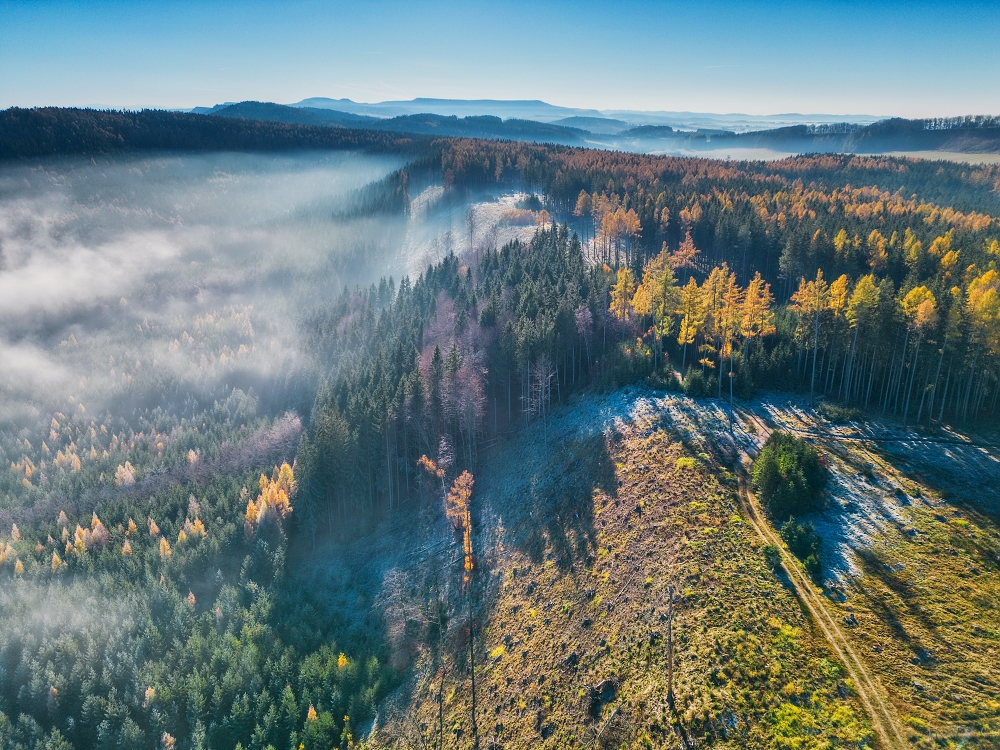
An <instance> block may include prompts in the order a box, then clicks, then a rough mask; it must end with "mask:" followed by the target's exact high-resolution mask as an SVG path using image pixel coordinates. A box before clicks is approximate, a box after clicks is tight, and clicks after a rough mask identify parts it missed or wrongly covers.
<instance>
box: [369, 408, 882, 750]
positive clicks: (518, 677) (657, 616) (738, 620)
mask: <svg viewBox="0 0 1000 750" xmlns="http://www.w3.org/2000/svg"><path fill="white" fill-rule="evenodd" d="M632 413H633V416H632V417H631V418H626V419H625V420H621V419H618V420H610V421H609V422H608V424H616V425H617V426H616V428H615V429H613V430H608V431H606V432H605V433H603V434H602V433H601V432H599V431H598V432H596V433H595V434H592V435H590V436H587V435H581V434H580V432H579V431H577V432H574V431H573V430H572V429H571V430H568V431H563V433H560V432H559V429H558V424H557V425H556V428H555V429H553V426H551V425H550V427H549V429H548V434H549V435H550V441H551V442H550V446H553V445H558V447H550V448H545V447H540V446H539V441H540V439H541V434H542V432H541V430H538V431H534V430H532V431H528V432H526V433H525V434H524V435H523V436H521V437H519V438H518V439H517V440H516V441H514V442H513V443H512V444H511V445H509V446H506V447H505V448H503V449H502V450H501V451H499V452H497V453H496V454H495V455H494V456H493V457H492V458H491V460H490V461H489V463H488V465H487V467H486V468H485V470H484V471H482V472H481V473H480V476H479V478H478V480H479V482H480V484H479V486H478V487H477V490H479V491H480V494H479V503H480V508H481V510H480V518H479V525H480V531H479V535H478V537H479V540H480V544H481V550H482V552H481V559H482V560H483V562H484V567H483V571H484V572H487V571H488V576H486V575H484V576H483V579H482V585H483V587H484V590H485V596H484V599H483V601H484V604H483V608H482V625H481V627H482V637H481V638H479V640H478V643H477V646H478V647H477V663H478V665H479V666H478V668H477V678H476V682H477V692H478V700H479V712H478V716H479V731H480V737H481V744H482V746H483V747H506V748H524V747H553V748H555V747H559V748H563V747H684V746H685V742H687V743H696V745H697V746H706V745H711V746H715V747H733V748H737V747H738V748H755V747H760V748H764V747H779V748H827V747H864V746H869V745H871V744H872V742H873V740H872V734H871V730H870V727H869V724H868V720H867V718H866V717H864V715H863V713H862V712H861V710H860V709H859V707H858V705H857V702H856V700H855V699H854V697H853V695H852V692H853V691H852V688H851V686H850V684H849V682H848V681H847V680H845V679H844V677H843V672H842V668H841V666H840V665H839V664H837V663H836V662H835V661H833V660H832V658H831V656H830V654H829V653H828V651H827V650H826V648H825V645H824V642H823V639H822V636H821V635H819V634H818V633H815V632H814V631H813V629H812V626H811V624H810V622H809V621H808V620H807V619H806V617H805V616H804V615H803V613H802V611H801V609H800V607H799V605H798V603H797V601H796V600H795V598H794V596H793V595H792V594H791V593H790V592H789V590H788V589H787V588H786V587H785V586H784V585H783V583H782V581H780V580H779V579H778V578H777V577H776V575H775V574H774V572H772V570H771V569H770V568H769V567H768V566H767V565H766V563H765V561H764V556H763V553H762V552H761V550H760V548H759V546H758V544H759V543H758V541H757V539H756V537H755V536H754V533H753V531H752V529H751V528H750V527H749V524H747V523H745V522H744V521H743V519H742V518H740V515H739V512H738V508H739V504H738V502H737V497H736V484H735V480H734V478H733V477H732V476H731V475H729V474H728V473H727V472H725V471H723V470H721V469H719V468H718V467H716V466H713V465H712V464H711V462H710V461H709V460H706V459H707V456H705V455H704V454H698V453H697V452H696V451H697V449H695V450H689V449H686V448H685V447H684V446H683V445H682V444H681V443H679V442H677V441H676V438H675V436H674V435H672V434H671V433H670V432H668V431H666V430H664V429H661V428H659V426H658V425H657V423H656V418H655V415H649V414H647V415H645V416H643V415H641V414H640V415H638V416H636V411H635V410H634V409H633V410H632ZM553 434H555V435H556V436H557V437H552V435H553ZM512 467H516V470H515V469H512ZM670 583H673V584H675V585H676V587H677V589H678V591H679V592H680V594H681V597H680V601H679V603H678V604H677V605H676V614H675V620H674V633H675V653H676V656H675V665H676V666H675V695H676V704H675V707H676V711H672V710H671V709H670V707H669V706H668V704H667V700H666V693H667V684H666V683H667V644H666V632H667V627H666V622H665V612H666V603H665V599H664V596H665V592H666V590H667V586H668V585H669V584H670ZM465 644H466V651H467V641H465ZM431 662H432V657H431V652H430V651H429V650H426V651H424V652H423V653H422V654H421V655H420V656H418V658H417V662H416V665H415V666H416V670H415V675H416V676H415V678H414V680H413V682H412V683H411V684H410V686H409V689H408V690H407V691H406V692H405V693H403V694H401V695H400V696H398V701H399V705H397V711H396V713H395V714H394V716H395V717H396V718H392V719H388V720H384V721H383V722H381V723H380V724H379V725H378V726H377V728H376V730H375V731H374V733H373V734H372V736H371V738H370V739H369V742H370V743H371V744H372V745H375V746H397V747H411V746H412V747H421V746H426V747H436V731H437V726H438V724H437V712H438V705H437V703H436V696H437V691H438V682H437V680H436V679H435V678H436V675H437V673H436V671H435V669H434V668H433V667H432V663H431ZM446 663H447V667H448V672H447V676H446V684H445V690H444V713H445V721H444V727H445V730H446V736H445V745H446V746H448V747H468V746H471V738H470V728H471V727H470V721H469V695H468V692H469V674H468V670H467V662H466V660H465V658H464V652H463V651H462V650H461V648H455V649H453V650H452V655H451V656H450V657H449V658H448V659H447V661H446ZM399 716H406V717H407V719H406V720H405V721H403V720H401V719H399V718H398V717H399ZM456 740H457V741H456ZM689 746H690V745H689Z"/></svg>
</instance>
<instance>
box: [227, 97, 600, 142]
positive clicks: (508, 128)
mask: <svg viewBox="0 0 1000 750" xmlns="http://www.w3.org/2000/svg"><path fill="white" fill-rule="evenodd" d="M209 114H210V116H212V117H237V118H245V119H251V120H269V121H272V122H286V123H295V124H299V125H326V126H332V127H347V128H365V129H370V130H384V131H390V132H395V133H419V134H423V135H436V136H452V137H465V138H491V139H498V140H503V139H508V140H521V141H539V142H546V143H559V144H563V145H581V146H582V145H586V144H585V141H584V137H585V136H587V135H589V133H588V132H587V131H584V130H580V129H578V128H570V127H563V126H560V125H554V124H551V123H543V122H537V121H535V120H521V119H515V118H510V119H507V120H503V119H501V118H500V117H497V116H494V115H469V116H467V117H457V116H455V115H441V114H435V113H429V112H424V113H420V114H415V115H399V116H397V117H388V118H379V117H371V116H367V115H358V114H353V113H349V112H340V111H338V110H332V109H322V108H318V107H289V106H286V105H283V104H273V103H270V102H240V103H239V104H232V105H230V106H227V107H221V108H219V109H216V110H215V111H213V112H211V113H209Z"/></svg>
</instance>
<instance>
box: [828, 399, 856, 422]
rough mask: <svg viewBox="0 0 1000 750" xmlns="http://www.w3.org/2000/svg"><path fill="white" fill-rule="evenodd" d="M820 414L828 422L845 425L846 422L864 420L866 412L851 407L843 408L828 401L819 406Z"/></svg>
mask: <svg viewBox="0 0 1000 750" xmlns="http://www.w3.org/2000/svg"><path fill="white" fill-rule="evenodd" d="M819 413H820V414H822V415H823V416H824V417H825V418H826V419H827V420H828V421H830V422H834V423H836V424H843V423H844V422H857V421H858V420H861V419H864V412H862V411H861V410H860V409H855V408H853V407H850V406H842V405H840V404H831V403H830V402H828V401H824V402H823V403H821V404H820V405H819Z"/></svg>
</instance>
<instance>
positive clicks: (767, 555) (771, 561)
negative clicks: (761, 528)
mask: <svg viewBox="0 0 1000 750" xmlns="http://www.w3.org/2000/svg"><path fill="white" fill-rule="evenodd" d="M764 559H765V560H766V561H767V564H768V565H770V566H771V567H772V568H773V569H774V570H777V569H778V568H779V567H781V552H780V551H779V550H778V548H777V547H776V546H775V545H773V544H765V545H764Z"/></svg>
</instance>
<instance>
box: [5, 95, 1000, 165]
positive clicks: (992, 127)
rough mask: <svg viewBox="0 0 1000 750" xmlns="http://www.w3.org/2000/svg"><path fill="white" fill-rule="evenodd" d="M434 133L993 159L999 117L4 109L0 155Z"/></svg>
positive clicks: (389, 142) (277, 146)
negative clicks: (684, 123)
mask: <svg viewBox="0 0 1000 750" xmlns="http://www.w3.org/2000/svg"><path fill="white" fill-rule="evenodd" d="M581 117H582V116H581ZM571 121H572V120H571ZM577 122H579V121H577ZM616 127H618V126H616ZM435 137H471V138H490V139H495V140H515V141H535V142H542V143H553V144H562V145H571V146H579V147H585V148H595V147H596V148H604V149H616V150H622V151H635V152H645V153H674V154H682V155H690V156H698V155H705V156H715V157H718V156H719V155H720V152H721V154H725V153H726V150H727V149H730V148H731V149H733V150H734V152H736V153H740V151H742V153H743V154H744V156H743V157H742V158H744V159H745V158H748V157H747V156H746V154H747V153H750V154H754V153H755V152H754V150H755V149H768V150H771V151H772V152H778V153H781V152H784V153H790V154H794V153H800V154H801V153H858V154H879V153H892V152H925V151H926V152H935V151H938V152H943V151H952V152H960V153H967V154H977V153H982V154H987V153H989V154H993V153H1000V117H988V116H975V117H961V118H935V119H927V120H904V119H900V118H894V119H888V120H882V121H880V122H877V123H872V124H869V125H861V124H858V123H845V122H841V123H828V124H818V125H794V126H789V127H784V128H776V129H771V130H761V131H756V132H749V133H736V132H733V131H726V130H712V129H701V130H698V131H694V132H689V131H678V130H675V129H673V128H671V127H670V126H637V127H631V128H628V129H626V130H622V131H619V132H618V133H616V134H595V133H593V132H591V131H588V130H584V129H582V128H574V127H567V126H565V125H558V124H554V123H541V122H536V121H532V120H521V119H515V118H510V119H507V120H503V119H501V118H500V117H497V116H493V115H480V116H469V117H464V118H460V117H457V116H454V115H439V114H430V113H425V114H417V115H401V116H397V117H392V118H375V117H370V116H365V115H357V114H353V113H345V112H339V111H336V110H324V109H319V108H304V107H298V108H296V107H288V106H285V105H280V104H273V103H268V102H240V103H238V104H231V105H226V106H220V107H218V108H213V112H212V114H208V115H202V114H191V113H184V112H170V111H165V110H142V111H140V112H123V111H113V110H93V109H68V108H67V109H64V108H57V107H47V108H37V109H19V108H16V107H12V108H10V109H7V110H3V111H0V159H15V158H24V157H39V156H55V155H68V154H110V153H124V152H137V151H143V150H165V151H207V150H223V151H226V150H237V151H275V150H296V149H298V150H302V149H331V148H333V149H374V150H378V151H383V152H385V151H412V150H413V149H414V148H420V147H421V144H424V145H428V144H430V143H431V142H432V140H433V139H434V138H435ZM727 158H728V157H727ZM749 158H760V157H759V156H754V155H751V156H750V157H749Z"/></svg>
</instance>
